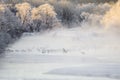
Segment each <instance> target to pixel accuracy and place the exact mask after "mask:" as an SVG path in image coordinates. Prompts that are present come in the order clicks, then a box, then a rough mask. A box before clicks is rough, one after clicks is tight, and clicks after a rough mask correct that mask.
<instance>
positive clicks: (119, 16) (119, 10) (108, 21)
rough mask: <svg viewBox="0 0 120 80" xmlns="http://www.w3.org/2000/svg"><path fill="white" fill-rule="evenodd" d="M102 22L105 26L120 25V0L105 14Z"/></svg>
mask: <svg viewBox="0 0 120 80" xmlns="http://www.w3.org/2000/svg"><path fill="white" fill-rule="evenodd" d="M101 22H102V24H103V25H105V27H119V26H120V0H119V1H118V2H117V3H116V4H114V5H113V6H112V8H111V9H110V11H108V12H107V13H106V14H105V15H104V17H103V19H102V21H101Z"/></svg>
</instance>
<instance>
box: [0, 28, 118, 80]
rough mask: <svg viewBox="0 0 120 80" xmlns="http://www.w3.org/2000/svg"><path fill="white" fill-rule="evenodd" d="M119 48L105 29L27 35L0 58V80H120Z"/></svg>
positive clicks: (115, 39) (113, 34) (64, 30)
mask: <svg viewBox="0 0 120 80" xmlns="http://www.w3.org/2000/svg"><path fill="white" fill-rule="evenodd" d="M119 44H120V38H119V35H117V32H116V31H114V30H106V29H103V28H94V27H92V28H88V27H84V28H71V29H65V28H61V29H56V30H52V31H46V32H45V33H25V34H23V36H22V38H21V39H20V40H18V41H17V42H16V43H14V44H11V45H9V47H8V48H7V49H6V52H5V54H4V55H2V57H1V58H0V80H120V54H119V52H120V46H119Z"/></svg>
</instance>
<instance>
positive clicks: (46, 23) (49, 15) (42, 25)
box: [32, 4, 58, 31]
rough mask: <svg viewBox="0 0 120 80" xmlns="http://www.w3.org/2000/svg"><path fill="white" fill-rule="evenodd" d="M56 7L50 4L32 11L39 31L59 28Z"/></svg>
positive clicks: (35, 25)
mask: <svg viewBox="0 0 120 80" xmlns="http://www.w3.org/2000/svg"><path fill="white" fill-rule="evenodd" d="M56 15H57V14H56V13H55V11H54V7H53V6H51V5H49V4H43V5H40V6H39V7H37V8H33V10H32V20H33V23H34V27H36V29H37V31H39V30H44V29H51V28H53V27H55V26H58V20H57V18H56Z"/></svg>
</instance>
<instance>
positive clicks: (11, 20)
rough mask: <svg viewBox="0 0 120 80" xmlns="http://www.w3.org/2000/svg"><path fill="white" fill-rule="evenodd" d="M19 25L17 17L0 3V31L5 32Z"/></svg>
mask: <svg viewBox="0 0 120 80" xmlns="http://www.w3.org/2000/svg"><path fill="white" fill-rule="evenodd" d="M19 26H20V24H19V20H18V18H17V17H16V16H15V15H14V14H13V13H12V12H11V11H10V10H9V9H8V8H7V6H6V5H5V4H0V31H2V32H7V31H9V30H11V29H15V28H19Z"/></svg>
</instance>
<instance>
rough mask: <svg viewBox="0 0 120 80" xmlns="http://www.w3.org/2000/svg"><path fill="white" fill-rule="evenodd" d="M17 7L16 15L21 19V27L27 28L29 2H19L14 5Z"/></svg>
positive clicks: (29, 10) (29, 13)
mask: <svg viewBox="0 0 120 80" xmlns="http://www.w3.org/2000/svg"><path fill="white" fill-rule="evenodd" d="M15 7H16V9H17V11H18V12H17V14H16V16H17V17H18V18H19V19H20V20H21V24H22V27H23V29H26V30H29V27H30V25H31V5H30V4H29V3H26V2H25V3H21V4H16V5H15Z"/></svg>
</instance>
